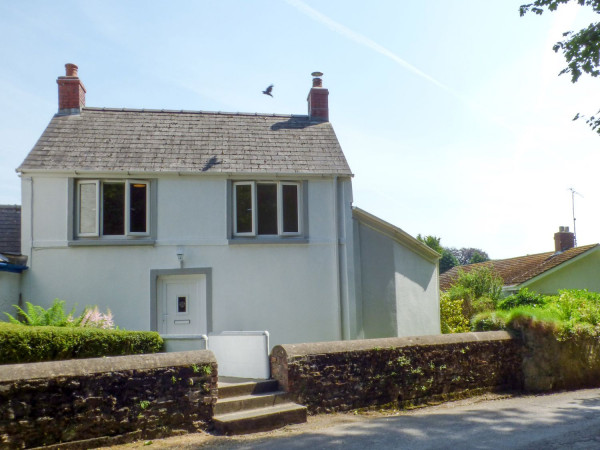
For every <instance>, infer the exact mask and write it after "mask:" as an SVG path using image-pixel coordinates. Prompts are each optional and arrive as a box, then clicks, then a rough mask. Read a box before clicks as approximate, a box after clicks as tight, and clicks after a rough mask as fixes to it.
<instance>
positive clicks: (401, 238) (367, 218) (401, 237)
mask: <svg viewBox="0 0 600 450" xmlns="http://www.w3.org/2000/svg"><path fill="white" fill-rule="evenodd" d="M352 217H353V218H354V219H356V220H358V221H359V222H361V223H362V224H364V225H366V226H368V227H369V228H372V229H373V230H375V231H377V232H379V233H382V234H384V235H386V236H388V237H389V238H391V239H393V240H395V241H396V242H398V243H399V244H401V245H404V246H405V247H407V248H409V249H410V250H412V251H414V252H415V253H417V254H418V255H421V256H422V257H424V258H425V259H427V260H429V261H431V262H433V263H436V262H437V261H438V260H439V259H440V258H441V257H442V255H440V254H439V253H438V252H436V251H435V250H433V249H431V248H429V247H428V246H427V245H425V244H423V243H422V242H421V241H419V240H418V239H415V238H414V237H412V236H411V235H410V234H408V233H407V232H406V231H404V230H402V229H400V228H398V227H396V226H394V225H392V224H391V223H389V222H386V221H385V220H382V219H380V218H379V217H377V216H374V215H373V214H369V213H368V212H366V211H365V210H363V209H360V208H358V207H356V206H354V207H352Z"/></svg>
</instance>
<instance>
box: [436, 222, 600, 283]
mask: <svg viewBox="0 0 600 450" xmlns="http://www.w3.org/2000/svg"><path fill="white" fill-rule="evenodd" d="M481 267H491V268H493V269H494V271H495V272H496V273H497V274H498V275H500V277H502V280H503V281H504V287H503V292H504V294H505V295H510V294H513V293H515V292H517V291H518V290H519V289H521V288H528V289H529V290H531V291H535V292H537V293H540V294H548V295H552V294H556V293H557V292H558V291H559V290H560V289H587V290H589V291H593V292H600V276H599V275H600V245H598V244H591V245H583V246H581V247H575V235H574V233H572V232H570V231H569V227H560V228H559V231H558V232H557V233H555V234H554V251H553V252H545V253H538V254H535V255H526V256H518V257H516V258H508V259H497V260H493V261H486V262H482V263H478V264H468V265H465V266H457V267H453V268H452V269H450V270H448V271H447V272H445V273H443V274H442V275H440V289H441V290H442V291H447V290H448V289H449V288H450V287H451V286H452V283H453V282H454V281H455V280H456V278H457V277H458V273H459V271H461V270H463V271H465V272H469V271H471V270H473V269H478V268H481Z"/></svg>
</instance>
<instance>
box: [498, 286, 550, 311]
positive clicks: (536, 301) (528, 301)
mask: <svg viewBox="0 0 600 450" xmlns="http://www.w3.org/2000/svg"><path fill="white" fill-rule="evenodd" d="M547 302H548V300H547V298H546V297H545V296H543V295H540V294H537V293H535V292H532V291H530V290H529V289H527V288H522V289H520V290H519V292H517V293H516V294H512V295H509V296H508V297H506V298H504V299H502V300H500V301H499V302H498V309H503V310H509V309H512V308H517V307H519V306H533V307H537V306H543V305H545V304H546V303H547Z"/></svg>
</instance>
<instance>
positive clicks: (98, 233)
mask: <svg viewBox="0 0 600 450" xmlns="http://www.w3.org/2000/svg"><path fill="white" fill-rule="evenodd" d="M104 183H121V184H123V185H124V189H125V203H124V215H125V217H124V227H125V229H124V234H118V235H104V231H103V229H102V223H103V219H104V218H103V215H104V210H103V207H102V206H103V203H104V202H103V197H102V196H103V192H104V189H103V188H102V187H103V185H104ZM84 184H93V185H95V186H96V218H95V219H96V229H95V231H94V232H93V233H80V231H79V230H80V221H81V191H80V186H81V185H84ZM132 184H144V185H145V186H146V231H144V232H132V231H129V229H130V214H129V211H130V205H131V198H130V191H131V185H132ZM150 186H151V185H150V181H148V180H129V179H126V180H124V179H95V180H88V179H82V180H76V204H75V209H76V211H75V217H76V223H75V224H76V230H75V237H77V238H88V237H95V238H100V239H102V238H105V239H123V238H127V237H147V236H150V213H151V211H150V208H151V204H150Z"/></svg>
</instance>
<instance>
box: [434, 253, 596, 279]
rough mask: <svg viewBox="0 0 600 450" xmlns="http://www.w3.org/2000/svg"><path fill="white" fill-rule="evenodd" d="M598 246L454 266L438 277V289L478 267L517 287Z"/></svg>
mask: <svg viewBox="0 0 600 450" xmlns="http://www.w3.org/2000/svg"><path fill="white" fill-rule="evenodd" d="M598 245H599V244H591V245H584V246H581V247H575V248H571V249H569V250H565V251H564V252H562V253H555V252H546V253H538V254H535V255H527V256H518V257H516V258H508V259H497V260H494V261H486V262H482V263H477V264H468V265H465V266H456V267H453V268H452V269H450V270H448V271H447V272H444V273H443V274H441V275H440V289H441V290H442V291H447V290H448V289H449V288H450V286H452V283H454V281H455V280H456V278H457V277H458V271H459V270H464V271H465V272H470V271H471V270H473V269H477V268H480V267H493V268H494V270H495V271H496V272H497V273H498V275H500V276H501V277H502V279H503V280H504V285H505V286H512V285H518V284H521V283H525V282H526V281H529V280H531V279H532V278H534V277H537V276H538V275H541V274H542V273H544V272H547V271H548V270H550V269H553V268H555V267H557V266H559V265H561V264H563V263H565V262H567V261H569V260H571V259H573V258H575V257H577V256H579V255H582V254H584V253H586V252H588V251H591V250H592V249H594V248H596V247H598Z"/></svg>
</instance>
